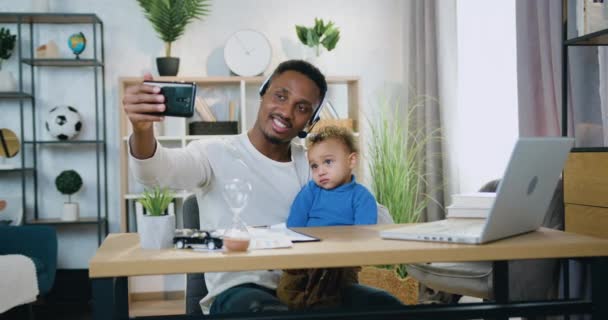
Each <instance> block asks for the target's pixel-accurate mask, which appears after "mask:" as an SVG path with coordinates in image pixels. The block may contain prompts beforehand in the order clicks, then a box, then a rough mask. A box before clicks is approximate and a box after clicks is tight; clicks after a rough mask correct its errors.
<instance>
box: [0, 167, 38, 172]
mask: <svg viewBox="0 0 608 320" xmlns="http://www.w3.org/2000/svg"><path fill="white" fill-rule="evenodd" d="M21 171H36V169H35V168H10V169H0V172H21Z"/></svg>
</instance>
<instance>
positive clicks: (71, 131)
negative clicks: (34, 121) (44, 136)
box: [44, 106, 82, 140]
mask: <svg viewBox="0 0 608 320" xmlns="http://www.w3.org/2000/svg"><path fill="white" fill-rule="evenodd" d="M44 125H45V127H46V131H47V132H48V133H49V134H50V135H51V136H52V137H53V138H56V139H58V140H70V139H73V138H74V137H76V136H77V135H78V133H80V129H82V122H81V120H80V113H78V110H76V109H75V108H74V107H70V106H57V107H54V108H53V109H51V110H50V111H49V113H48V115H47V118H46V121H45V122H44Z"/></svg>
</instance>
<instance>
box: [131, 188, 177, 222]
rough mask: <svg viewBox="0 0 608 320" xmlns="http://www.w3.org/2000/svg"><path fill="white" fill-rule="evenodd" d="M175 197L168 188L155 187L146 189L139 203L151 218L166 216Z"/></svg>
mask: <svg viewBox="0 0 608 320" xmlns="http://www.w3.org/2000/svg"><path fill="white" fill-rule="evenodd" d="M173 199H174V196H173V194H172V193H171V192H170V191H169V189H167V188H162V189H161V188H160V187H155V188H153V189H151V190H149V189H146V190H144V193H143V195H142V198H141V199H139V203H141V205H142V206H143V207H144V209H146V212H147V214H148V215H149V216H164V215H165V214H166V210H167V208H168V207H169V204H170V203H171V201H173Z"/></svg>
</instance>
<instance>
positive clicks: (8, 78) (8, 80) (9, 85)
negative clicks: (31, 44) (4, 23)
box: [0, 28, 17, 92]
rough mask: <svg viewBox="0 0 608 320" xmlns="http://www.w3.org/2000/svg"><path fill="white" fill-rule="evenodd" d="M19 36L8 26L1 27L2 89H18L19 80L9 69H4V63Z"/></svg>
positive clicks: (0, 72)
mask: <svg viewBox="0 0 608 320" xmlns="http://www.w3.org/2000/svg"><path fill="white" fill-rule="evenodd" d="M16 40H17V36H16V35H13V34H11V32H10V30H9V29H7V28H0V91H5V92H6V91H16V90H17V81H16V80H15V77H13V74H12V73H11V72H9V71H4V70H2V63H3V62H4V60H8V58H10V57H11V55H12V54H13V50H14V49H15V42H16Z"/></svg>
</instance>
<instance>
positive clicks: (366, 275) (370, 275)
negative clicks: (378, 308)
mask: <svg viewBox="0 0 608 320" xmlns="http://www.w3.org/2000/svg"><path fill="white" fill-rule="evenodd" d="M359 283H361V284H363V285H367V286H370V287H375V288H379V289H382V290H385V291H387V292H389V293H390V294H392V295H394V296H395V297H397V299H399V300H400V301H401V302H403V303H405V304H407V305H415V304H418V281H417V280H416V279H414V278H412V277H409V276H408V277H405V279H404V278H400V277H399V276H398V275H397V273H395V271H393V270H389V269H383V268H377V267H363V268H362V270H361V272H359Z"/></svg>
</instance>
